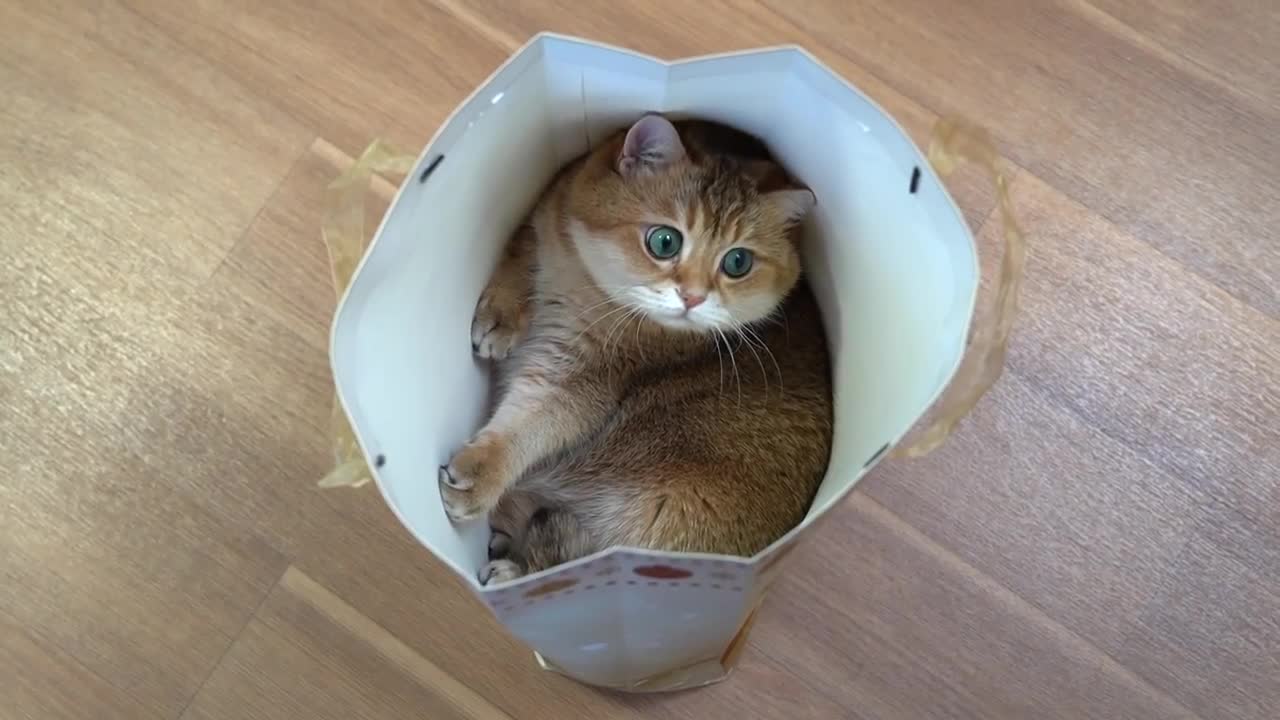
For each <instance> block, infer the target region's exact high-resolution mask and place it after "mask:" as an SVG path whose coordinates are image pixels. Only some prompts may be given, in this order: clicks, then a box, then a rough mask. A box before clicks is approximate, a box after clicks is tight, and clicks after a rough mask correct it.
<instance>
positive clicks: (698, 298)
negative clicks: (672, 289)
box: [680, 291, 707, 310]
mask: <svg viewBox="0 0 1280 720" xmlns="http://www.w3.org/2000/svg"><path fill="white" fill-rule="evenodd" d="M680 300H681V301H682V302H684V309H685V310H692V309H694V308H696V307H698V306H699V305H701V304H702V303H704V302H706V300H707V296H706V295H693V294H690V293H687V292H684V291H681V292H680Z"/></svg>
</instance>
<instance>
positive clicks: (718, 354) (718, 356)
mask: <svg viewBox="0 0 1280 720" xmlns="http://www.w3.org/2000/svg"><path fill="white" fill-rule="evenodd" d="M711 342H712V343H713V344H714V345H715V346H716V362H718V363H720V372H719V377H720V392H719V393H717V394H716V400H717V401H718V400H720V399H721V398H723V397H724V354H723V353H721V352H720V335H719V334H718V333H712V335H711Z"/></svg>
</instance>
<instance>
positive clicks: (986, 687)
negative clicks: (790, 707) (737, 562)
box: [753, 493, 1195, 720]
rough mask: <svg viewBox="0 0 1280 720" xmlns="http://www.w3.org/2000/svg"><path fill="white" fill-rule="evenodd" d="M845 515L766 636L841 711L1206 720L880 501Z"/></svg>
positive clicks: (787, 589)
mask: <svg viewBox="0 0 1280 720" xmlns="http://www.w3.org/2000/svg"><path fill="white" fill-rule="evenodd" d="M835 512H836V513H837V514H836V516H834V517H833V518H831V519H830V520H828V521H827V523H826V525H824V527H823V533H822V537H821V538H819V539H818V541H817V542H813V543H809V544H808V545H806V546H804V549H803V550H801V551H797V552H796V553H795V556H796V557H795V560H794V563H793V565H794V567H793V568H792V569H791V570H790V575H789V578H788V580H787V581H786V582H784V583H781V584H780V585H779V587H777V588H776V589H775V590H774V593H775V595H776V597H774V598H773V600H774V608H773V609H772V611H771V614H770V615H766V616H765V617H764V618H763V619H762V621H761V623H760V625H759V626H758V627H757V630H756V634H755V637H754V640H753V641H754V643H755V644H756V645H758V646H759V647H760V648H761V649H762V650H763V651H765V652H767V653H769V655H770V656H771V657H772V658H773V659H774V660H776V661H778V662H779V663H781V664H783V665H785V666H788V667H803V668H805V669H806V673H807V676H808V678H809V679H810V680H811V681H812V682H814V684H815V685H817V686H818V687H820V688H821V689H822V691H823V692H825V693H827V694H828V695H829V696H830V697H832V698H833V699H834V700H836V701H837V702H842V703H847V704H849V705H851V706H854V707H859V706H870V707H872V708H874V709H875V712H872V713H869V715H871V716H872V717H887V718H892V717H901V718H918V717H948V718H951V717H973V718H989V717H1035V718H1059V717H1060V718H1071V719H1073V720H1075V719H1078V718H1099V719H1102V718H1115V717H1126V718H1142V717H1149V718H1175V717H1177V718H1191V717H1195V716H1194V715H1193V714H1192V713H1190V712H1189V711H1188V710H1186V709H1185V708H1184V707H1181V706H1180V705H1178V704H1177V703H1175V702H1173V701H1172V700H1170V699H1169V698H1168V697H1167V696H1166V695H1165V694H1163V693H1161V692H1160V691H1158V690H1156V689H1155V688H1153V687H1152V686H1151V685H1149V684H1148V683H1146V682H1145V681H1144V680H1142V679H1141V678H1140V677H1138V676H1136V675H1134V674H1133V673H1132V672H1130V671H1129V670H1127V669H1126V668H1125V667H1124V666H1122V665H1121V664H1119V663H1117V662H1115V661H1114V660H1112V659H1111V658H1110V657H1108V656H1107V655H1105V654H1104V653H1102V652H1100V651H1098V650H1097V649H1096V648H1094V647H1093V646H1092V645H1090V644H1089V643H1088V642H1086V641H1084V640H1083V639H1081V638H1080V637H1078V636H1076V635H1075V634H1074V633H1072V632H1070V631H1069V630H1067V629H1066V628H1063V627H1062V626H1061V625H1059V624H1057V623H1055V622H1053V621H1051V620H1050V619H1049V618H1048V617H1047V616H1045V615H1044V614H1043V613H1041V612H1040V611H1039V610H1037V609H1036V608H1034V607H1033V606H1031V605H1029V604H1028V603H1026V602H1025V601H1024V600H1022V599H1021V598H1019V597H1018V596H1016V595H1014V594H1013V593H1012V592H1010V591H1009V590H1008V589H1006V588H1004V587H1003V586H1002V585H1000V584H999V583H996V582H994V581H992V580H991V579H990V578H988V577H986V576H984V575H982V574H980V573H977V572H975V571H974V570H973V569H972V568H971V567H969V566H968V565H966V564H964V563H963V562H962V561H960V560H959V559H958V558H957V557H956V556H955V555H953V554H952V553H951V552H950V551H948V550H946V549H945V548H943V547H942V546H939V545H937V544H936V543H934V542H932V541H931V540H929V539H928V538H926V537H925V536H923V535H921V534H920V533H919V532H918V531H916V530H915V529H914V528H911V527H910V526H909V525H907V524H906V523H904V522H902V520H900V519H899V518H897V517H896V516H894V515H893V514H892V513H890V512H889V511H888V510H886V509H885V508H884V507H883V506H881V505H879V504H878V503H876V502H874V501H873V500H871V499H870V498H868V497H867V496H866V495H864V494H862V493H855V494H854V496H853V499H852V500H851V501H850V502H848V503H846V504H845V505H844V506H843V507H841V508H840V509H839V510H836V511H835ZM904 687H905V688H907V690H906V691H904V690H903V689H902V688H904Z"/></svg>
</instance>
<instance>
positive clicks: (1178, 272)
mask: <svg viewBox="0 0 1280 720" xmlns="http://www.w3.org/2000/svg"><path fill="white" fill-rule="evenodd" d="M1014 196H1015V199H1016V201H1017V205H1018V208H1019V210H1020V211H1021V213H1022V216H1023V223H1024V226H1025V229H1026V230H1027V232H1028V233H1029V235H1030V236H1031V237H1032V238H1033V242H1034V245H1033V249H1032V255H1031V261H1030V264H1029V270H1028V274H1027V278H1026V284H1025V286H1024V293H1023V303H1022V304H1023V316H1022V318H1021V320H1020V321H1019V324H1018V327H1017V328H1016V330H1015V333H1014V340H1013V344H1012V346H1011V348H1010V352H1009V366H1010V371H1009V372H1008V373H1007V374H1006V376H1005V378H1004V379H1003V380H1002V382H1001V384H1000V385H999V386H997V388H996V389H995V390H994V391H993V393H992V394H991V395H990V396H989V397H988V398H987V399H986V400H985V401H984V402H983V403H982V404H981V405H980V406H979V407H978V409H977V410H976V411H975V413H974V416H973V417H971V418H970V419H969V420H968V421H966V423H965V424H962V425H961V431H960V432H959V433H958V434H957V435H956V436H955V437H954V438H952V440H951V441H950V442H949V444H948V445H947V446H945V447H944V448H943V449H941V450H940V451H938V452H937V453H936V454H935V455H934V456H932V457H929V458H926V459H923V460H920V461H912V462H903V463H888V464H886V465H884V466H883V467H882V468H881V469H880V470H879V471H878V472H877V473H875V475H874V476H873V477H871V478H869V479H868V480H867V481H866V483H865V484H864V485H863V489H864V490H866V491H867V492H868V493H870V494H871V495H872V496H873V497H875V498H876V499H878V500H879V501H881V502H883V503H884V504H885V505H886V506H888V507H890V508H892V509H893V510H894V511H895V512H897V513H899V514H900V515H902V517H903V518H904V519H905V520H906V521H907V522H909V523H911V524H912V525H913V526H915V527H917V528H920V529H921V530H923V531H924V532H925V533H927V534H928V535H930V536H931V537H933V538H935V539H937V540H938V541H939V542H941V543H943V544H944V545H946V546H948V547H950V548H952V549H953V550H955V551H956V552H958V553H959V554H960V555H962V556H963V557H964V558H965V559H966V560H967V561H968V562H971V563H973V564H974V565H975V566H977V567H978V568H979V569H981V570H982V571H984V572H987V573H989V574H991V575H992V576H993V577H994V578H996V579H997V580H999V581H1000V582H1002V583H1005V584H1006V585H1007V586H1008V587H1010V588H1011V589H1013V590H1014V591H1015V592H1018V593H1019V594H1021V595H1022V596H1023V597H1026V598H1027V599H1028V600H1030V601H1031V602H1033V603H1035V604H1037V605H1038V606H1040V607H1042V608H1044V609H1046V611H1048V612H1049V613H1050V614H1051V615H1052V616H1053V617H1054V618H1055V619H1057V620H1059V621H1061V622H1063V623H1064V624H1066V625H1067V626H1068V627H1070V628H1072V629H1073V630H1074V631H1076V632H1078V633H1080V634H1081V635H1083V636H1084V637H1087V638H1089V639H1090V640H1091V641H1093V642H1095V643H1097V644H1098V645H1099V646H1100V647H1102V648H1103V649H1105V650H1108V651H1114V650H1116V649H1118V643H1119V642H1121V640H1122V639H1123V637H1124V635H1125V634H1126V633H1127V632H1129V631H1130V630H1132V623H1133V622H1135V621H1136V618H1137V615H1138V613H1139V612H1140V611H1141V610H1142V609H1143V608H1145V607H1146V604H1147V603H1148V602H1149V601H1150V600H1151V598H1152V597H1154V596H1155V595H1157V594H1159V593H1161V592H1163V591H1164V588H1165V587H1166V586H1167V584H1168V583H1169V582H1170V581H1171V579H1172V577H1173V576H1174V574H1176V569H1175V565H1174V563H1175V562H1176V559H1177V551H1178V548H1180V547H1181V546H1182V544H1183V542H1184V541H1185V540H1186V537H1187V532H1189V530H1190V528H1191V527H1192V526H1195V525H1197V524H1199V523H1203V522H1207V521H1208V519H1209V518H1210V517H1216V518H1218V521H1217V522H1216V523H1214V525H1213V527H1215V528H1217V529H1218V530H1219V531H1220V533H1221V535H1222V536H1223V537H1228V536H1229V537H1231V538H1232V541H1231V542H1230V543H1229V545H1230V546H1231V547H1238V548H1242V549H1244V548H1258V549H1259V552H1262V551H1263V550H1264V549H1267V550H1265V551H1266V552H1267V553H1269V555H1268V557H1260V558H1255V562H1256V563H1257V564H1255V565H1254V567H1258V568H1262V567H1271V568H1276V567H1280V565H1277V563H1276V559H1275V558H1276V554H1275V553H1274V551H1272V550H1269V549H1271V548H1275V547H1277V542H1276V540H1277V536H1276V535H1275V533H1274V531H1269V530H1267V528H1274V527H1275V526H1276V521H1277V519H1280V515H1277V512H1280V511H1278V510H1277V507H1280V505H1278V504H1277V502H1276V500H1277V499H1278V498H1280V495H1278V493H1280V425H1278V424H1277V423H1276V422H1275V418H1277V417H1280V323H1277V322H1276V321H1275V320H1272V319H1271V318H1268V317H1266V316H1264V315H1262V314H1261V313H1259V312H1257V311H1255V310H1252V309H1250V308H1248V307H1246V306H1244V305H1243V304H1242V303H1240V302H1239V301H1237V300H1235V299H1234V298H1232V297H1231V296H1229V295H1227V294H1226V293H1225V292H1223V291H1221V290H1219V289H1217V288H1215V287H1213V286H1211V285H1208V284H1207V283H1206V282H1204V281H1203V280H1202V279H1201V278H1199V277H1197V276H1195V275H1193V274H1191V273H1189V272H1187V271H1186V270H1185V268H1183V267H1182V266H1181V265H1180V264H1178V263H1176V262H1174V261H1172V260H1170V259H1169V258H1167V257H1164V256H1163V255H1161V254H1160V253H1158V252H1156V251H1155V250H1153V249H1152V248H1150V247H1149V246H1147V245H1145V244H1144V243H1141V242H1139V241H1137V240H1135V239H1134V238H1132V237H1130V236H1128V235H1127V234H1125V233H1123V232H1121V231H1119V230H1117V229H1116V228H1115V227H1114V226H1112V225H1111V224H1109V223H1107V222H1106V221H1104V220H1101V219H1100V218H1098V217H1097V216H1096V215H1094V214H1093V213H1090V212H1089V211H1087V210H1086V209H1084V208H1082V207H1080V206H1079V205H1077V204H1075V203H1074V202H1072V201H1070V200H1069V199H1067V198H1065V197H1064V196H1062V194H1061V193H1058V192H1056V191H1054V190H1053V189H1052V188H1050V187H1048V186H1047V185H1045V184H1044V183H1042V182H1040V181H1039V180H1037V179H1036V178H1034V177H1032V176H1030V175H1023V176H1020V177H1019V178H1018V181H1017V182H1016V183H1015V191H1014ZM995 232H996V228H994V227H989V228H985V229H984V241H983V242H984V245H989V244H990V243H992V242H994V238H993V237H991V235H993V234H994V233H995ZM1175 309H1176V310H1175ZM1171 348H1178V349H1177V350H1176V351H1173V352H1171V351H1170V349H1171Z"/></svg>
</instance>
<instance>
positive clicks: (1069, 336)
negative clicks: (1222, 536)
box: [1009, 178, 1280, 519]
mask: <svg viewBox="0 0 1280 720" xmlns="http://www.w3.org/2000/svg"><path fill="white" fill-rule="evenodd" d="M1018 192H1019V199H1020V208H1021V210H1022V213H1023V215H1024V217H1025V220H1024V222H1025V223H1026V224H1027V226H1028V227H1030V228H1032V229H1033V230H1032V232H1034V233H1035V234H1036V236H1037V238H1038V240H1039V242H1038V243H1037V245H1036V249H1035V256H1034V259H1033V261H1032V267H1031V268H1030V270H1029V272H1028V276H1027V281H1026V282H1027V285H1026V287H1027V290H1026V293H1025V296H1024V298H1025V300H1024V308H1025V311H1024V315H1023V320H1022V323H1021V326H1020V328H1019V332H1018V336H1017V341H1016V342H1015V343H1014V345H1013V347H1012V348H1011V349H1010V353H1009V363H1010V366H1011V367H1012V368H1013V370H1014V372H1016V373H1019V374H1021V375H1022V376H1023V377H1025V378H1027V379H1028V381H1029V382H1034V383H1036V384H1038V385H1039V386H1041V387H1042V388H1043V389H1044V392H1046V393H1047V394H1050V395H1052V396H1054V398H1055V399H1056V401H1058V402H1060V403H1062V404H1063V405H1064V407H1067V408H1069V409H1070V410H1071V411H1072V412H1075V413H1077V414H1078V415H1079V416H1080V417H1081V419H1083V420H1084V421H1085V422H1087V423H1089V424H1092V425H1094V426H1095V427H1096V428H1098V429H1099V430H1100V431H1101V432H1102V433H1103V434H1105V435H1107V436H1109V437H1111V438H1114V439H1116V440H1117V441H1119V442H1122V443H1124V444H1127V445H1129V446H1130V447H1132V448H1133V449H1134V450H1135V451H1136V452H1137V453H1138V454H1139V455H1140V456H1142V457H1143V458H1145V459H1146V460H1147V461H1148V462H1151V463H1153V464H1155V465H1156V466H1158V467H1161V468H1162V469H1164V470H1166V471H1167V472H1169V473H1170V474H1172V475H1174V476H1175V477H1177V478H1179V479H1181V480H1182V481H1183V482H1185V483H1187V485H1188V486H1189V487H1191V488H1193V489H1195V488H1198V489H1201V490H1203V491H1206V492H1207V493H1208V494H1210V495H1211V496H1212V497H1214V498H1215V499H1218V500H1220V501H1222V502H1224V503H1226V504H1227V505H1228V506H1230V507H1232V508H1234V509H1236V510H1238V511H1239V512H1241V513H1243V514H1245V515H1247V516H1251V517H1255V518H1258V519H1280V515H1277V514H1276V513H1277V512H1280V509H1278V508H1280V505H1278V504H1277V503H1276V502H1275V501H1276V500H1277V499H1278V498H1280V495H1278V494H1277V493H1278V492H1280V423H1277V422H1276V419H1277V418H1280V320H1278V319H1275V318H1271V317H1268V316H1266V315H1265V314H1263V313H1261V312H1259V311H1257V310H1253V309H1252V308H1250V307H1247V306H1245V305H1244V304H1242V303H1241V302H1239V301H1237V300H1236V299H1234V298H1233V297H1232V296H1230V295H1228V294H1227V293H1226V292H1224V291H1222V290H1221V289H1219V288H1217V287H1214V286H1213V285H1210V284H1209V283H1207V282H1204V281H1203V280H1202V279H1200V278H1198V277H1196V276H1194V275H1191V274H1189V273H1186V272H1185V271H1184V270H1183V268H1182V267H1181V266H1180V265H1179V264H1178V263H1175V262H1173V261H1171V260H1169V259H1168V258H1166V257H1164V256H1162V255H1160V254H1158V253H1153V252H1151V251H1150V249H1149V248H1148V246H1146V245H1145V244H1144V243H1142V242H1139V241H1138V240H1137V239H1135V238H1133V237H1132V236H1130V235H1127V234H1125V233H1122V232H1116V231H1115V230H1114V228H1113V227H1112V226H1110V225H1109V224H1107V223H1105V222H1102V221H1100V220H1099V219H1098V218H1097V217H1096V216H1095V215H1093V214H1092V213H1090V212H1089V211H1087V210H1085V209H1084V208H1083V207H1081V206H1079V205H1077V204H1075V203H1073V202H1071V201H1069V200H1067V199H1066V198H1064V197H1063V196H1062V195H1061V194H1060V193H1057V192H1054V191H1053V190H1051V189H1050V188H1049V187H1048V186H1046V185H1044V184H1043V183H1039V182H1037V181H1036V180H1034V179H1033V178H1027V181H1026V182H1024V183H1021V185H1020V187H1019V191H1018ZM1175 348H1176V349H1175Z"/></svg>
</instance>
